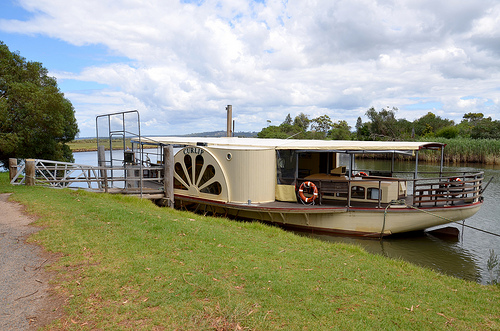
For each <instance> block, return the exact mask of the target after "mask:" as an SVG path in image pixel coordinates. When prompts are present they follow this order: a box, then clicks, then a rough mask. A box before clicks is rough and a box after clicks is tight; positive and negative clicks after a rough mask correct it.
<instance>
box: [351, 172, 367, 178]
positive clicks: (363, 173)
mask: <svg viewBox="0 0 500 331" xmlns="http://www.w3.org/2000/svg"><path fill="white" fill-rule="evenodd" d="M354 176H355V177H365V176H368V175H367V173H366V172H364V171H360V172H358V173H357V174H355V175H354Z"/></svg>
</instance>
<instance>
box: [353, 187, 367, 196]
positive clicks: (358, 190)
mask: <svg viewBox="0 0 500 331" xmlns="http://www.w3.org/2000/svg"><path fill="white" fill-rule="evenodd" d="M351 198H356V199H364V198H365V188H364V187H362V186H353V187H351Z"/></svg>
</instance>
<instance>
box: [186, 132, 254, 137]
mask: <svg viewBox="0 0 500 331" xmlns="http://www.w3.org/2000/svg"><path fill="white" fill-rule="evenodd" d="M225 136H226V131H210V132H200V133H190V134H186V135H184V137H225ZM234 136H235V137H240V138H254V137H257V132H235V133H234Z"/></svg>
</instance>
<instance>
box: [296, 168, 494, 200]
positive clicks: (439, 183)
mask: <svg viewBox="0 0 500 331" xmlns="http://www.w3.org/2000/svg"><path fill="white" fill-rule="evenodd" d="M432 174H434V175H438V176H439V175H442V174H443V172H442V173H430V172H428V173H426V176H431V175H432ZM447 174H448V176H445V177H429V178H419V179H405V178H397V177H378V176H368V177H364V178H365V179H366V180H369V181H370V182H374V185H373V187H374V188H378V191H377V197H376V199H366V202H371V203H376V204H377V206H378V207H379V208H381V207H382V205H383V203H384V202H382V190H383V189H384V188H383V187H382V182H387V181H395V182H398V189H399V188H400V185H401V184H400V183H399V182H401V183H402V184H404V187H405V192H404V194H401V193H398V195H397V198H396V197H394V200H400V199H404V200H405V202H406V203H408V204H410V203H411V204H412V205H413V206H417V207H422V206H427V207H432V206H438V205H439V206H443V205H456V204H470V203H474V202H477V201H479V200H480V199H481V197H482V190H483V188H482V186H483V180H484V173H483V172H478V173H470V172H469V173H467V172H461V173H457V172H454V173H447ZM306 181H310V182H313V183H314V184H315V185H316V187H317V188H318V191H319V192H318V195H319V199H318V200H319V201H318V202H317V203H319V204H322V202H323V195H330V196H333V197H335V198H336V200H339V199H341V200H344V199H345V201H346V203H347V207H348V208H349V207H351V201H352V198H356V200H357V201H358V202H359V199H358V198H357V197H356V196H355V193H353V192H352V190H353V189H352V188H353V187H357V186H358V185H359V183H360V181H359V180H352V179H351V180H349V179H306V178H297V187H299V186H300V185H301V184H302V183H303V182H306ZM406 190H408V191H406ZM391 199H392V198H391ZM387 203H388V201H387V202H385V204H387Z"/></svg>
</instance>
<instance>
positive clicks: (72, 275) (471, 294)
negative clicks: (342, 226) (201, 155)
mask: <svg viewBox="0 0 500 331" xmlns="http://www.w3.org/2000/svg"><path fill="white" fill-rule="evenodd" d="M7 177H8V176H7V174H0V192H14V194H13V195H12V199H14V200H16V201H19V202H21V203H22V204H24V205H25V206H26V208H27V212H29V213H32V214H36V215H37V216H38V217H39V220H38V221H37V224H38V225H39V226H43V227H44V229H43V230H42V231H40V232H38V233H37V234H35V235H33V236H32V237H30V239H29V240H30V241H31V242H35V243H38V244H41V245H42V246H43V247H44V248H45V249H46V250H48V251H50V252H54V253H59V254H61V258H60V259H59V261H58V262H57V263H55V264H54V265H51V266H50V267H49V269H50V270H52V271H54V272H55V275H56V276H55V277H56V278H55V279H54V280H53V285H54V287H55V289H56V290H57V292H58V293H59V294H60V295H62V296H64V297H65V298H66V299H67V305H66V307H65V311H66V314H65V316H64V317H63V318H61V319H59V320H57V321H54V323H53V324H52V325H51V326H50V327H49V329H50V330H62V329H64V330H71V329H74V330H77V329H78V330H80V329H109V328H111V329H123V330H125V329H144V330H146V329H147V330H151V329H159V330H162V329H164V330H174V329H175V330H283V329H287V330H304V329H308V330H324V329H341V330H359V329H406V330H422V329H424V330H429V329H433V330H434V329H449V328H450V327H451V328H454V329H473V330H487V329H488V330H490V329H500V314H499V311H500V288H499V287H498V286H492V285H488V286H485V285H480V284H477V283H473V282H469V281H464V280H461V279H457V278H453V277H450V276H446V275H442V274H439V273H436V272H434V271H431V270H429V269H425V268H421V267H417V266H414V265H412V264H410V263H407V262H404V261H399V260H391V259H387V258H385V257H382V256H379V255H371V254H369V253H367V252H366V251H364V250H363V249H361V248H359V247H357V246H353V245H346V244H340V243H328V242H322V241H319V240H315V239H311V238H306V237H300V236H297V235H294V234H292V233H289V232H285V231H283V230H281V229H279V228H277V227H271V226H267V225H263V224H261V223H257V222H238V221H231V220H227V219H222V218H213V217H203V216H200V215H196V214H192V213H188V212H183V211H178V210H172V209H168V208H159V207H157V206H155V205H154V204H153V203H151V202H149V201H147V200H140V199H138V198H133V197H126V196H122V195H107V194H97V193H89V192H86V191H82V190H79V191H72V190H55V189H49V188H42V187H26V186H10V185H9V184H8V179H7Z"/></svg>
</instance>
